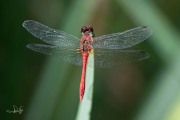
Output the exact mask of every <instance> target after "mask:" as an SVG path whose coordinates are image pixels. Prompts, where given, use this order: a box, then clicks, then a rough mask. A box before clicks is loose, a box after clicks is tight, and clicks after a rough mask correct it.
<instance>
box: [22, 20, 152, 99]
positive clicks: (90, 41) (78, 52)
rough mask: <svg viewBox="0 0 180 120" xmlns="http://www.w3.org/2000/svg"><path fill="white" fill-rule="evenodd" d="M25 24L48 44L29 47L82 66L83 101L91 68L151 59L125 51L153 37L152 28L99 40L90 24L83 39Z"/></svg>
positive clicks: (38, 25) (142, 28) (112, 35)
mask: <svg viewBox="0 0 180 120" xmlns="http://www.w3.org/2000/svg"><path fill="white" fill-rule="evenodd" d="M22 25H23V27H24V28H25V29H26V30H27V31H29V32H30V33H31V34H32V35H33V36H35V37H37V38H39V39H40V40H42V41H43V42H45V43H46V44H27V48H29V49H31V50H34V51H36V52H39V53H42V54H46V55H51V56H56V57H58V58H60V59H63V60H64V61H67V62H69V63H72V64H75V65H78V66H81V65H82V74H81V80H80V88H79V94H80V95H79V97H80V101H82V100H83V96H84V93H85V77H86V66H87V65H88V66H91V67H97V68H108V67H111V66H116V65H119V64H123V63H127V62H134V61H139V60H143V59H146V58H148V57H149V54H148V53H147V52H144V51H142V50H124V49H126V48H130V47H132V46H134V45H137V44H139V43H141V42H142V41H144V40H145V39H147V38H148V37H149V36H150V35H151V34H152V30H151V28H150V27H148V26H140V27H136V28H133V29H130V30H126V31H124V32H117V33H112V34H107V35H102V36H99V37H95V34H94V30H93V28H92V27H91V26H90V25H87V26H84V27H82V28H81V33H82V37H81V38H78V37H76V36H74V35H71V34H68V33H66V32H63V31H60V30H56V29H53V28H50V27H48V26H46V25H43V24H41V23H39V22H36V21H33V20H26V21H24V22H23V24H22ZM91 54H93V55H94V59H93V62H92V60H91V59H90V57H89V55H91ZM89 59H90V60H89ZM87 60H88V62H87ZM92 63H94V64H92Z"/></svg>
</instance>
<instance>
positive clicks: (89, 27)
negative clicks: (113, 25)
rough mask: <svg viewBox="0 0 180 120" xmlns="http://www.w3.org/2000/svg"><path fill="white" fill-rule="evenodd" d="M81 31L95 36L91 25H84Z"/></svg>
mask: <svg viewBox="0 0 180 120" xmlns="http://www.w3.org/2000/svg"><path fill="white" fill-rule="evenodd" d="M81 33H82V34H83V35H84V34H85V33H88V34H90V35H91V36H92V37H94V36H95V34H94V33H93V28H92V27H91V26H90V25H87V26H84V27H82V28H81Z"/></svg>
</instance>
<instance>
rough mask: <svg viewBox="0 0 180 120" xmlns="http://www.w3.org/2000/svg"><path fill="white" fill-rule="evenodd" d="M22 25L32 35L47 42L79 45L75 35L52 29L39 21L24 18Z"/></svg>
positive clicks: (73, 46)
mask: <svg viewBox="0 0 180 120" xmlns="http://www.w3.org/2000/svg"><path fill="white" fill-rule="evenodd" d="M22 25H23V27H24V28H26V29H27V30H28V31H29V32H30V33H31V34H32V35H34V36H35V37H37V38H39V39H41V40H42V41H44V42H46V43H48V44H51V45H55V46H60V47H68V48H77V47H78V46H79V39H78V38H77V37H75V36H73V35H70V34H68V33H65V32H63V31H59V30H56V29H52V28H50V27H48V26H45V25H43V24H41V23H39V22H36V21H33V20H26V21H24V22H23V24H22Z"/></svg>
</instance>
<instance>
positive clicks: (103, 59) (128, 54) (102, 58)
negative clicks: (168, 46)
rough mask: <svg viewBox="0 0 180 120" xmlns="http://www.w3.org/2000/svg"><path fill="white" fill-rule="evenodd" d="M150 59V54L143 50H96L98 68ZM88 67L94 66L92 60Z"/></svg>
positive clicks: (95, 60) (95, 59) (95, 62)
mask: <svg viewBox="0 0 180 120" xmlns="http://www.w3.org/2000/svg"><path fill="white" fill-rule="evenodd" d="M148 57H149V54H148V53H146V52H144V51H141V50H112V49H111V50H110V49H109V50H96V51H95V50H94V64H95V67H97V68H107V67H111V66H116V65H119V64H123V63H128V62H135V61H139V60H143V59H146V58H148ZM88 65H89V66H92V60H89V62H88Z"/></svg>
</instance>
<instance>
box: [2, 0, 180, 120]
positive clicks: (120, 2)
mask: <svg viewBox="0 0 180 120" xmlns="http://www.w3.org/2000/svg"><path fill="white" fill-rule="evenodd" d="M179 13H180V1H179V0H171V1H169V0H133V1H132V0H15V1H13V0H3V1H1V19H0V21H1V22H0V24H1V44H0V52H1V54H0V63H1V67H0V68H1V80H0V81H1V84H0V119H2V120H12V119H14V120H21V119H23V120H74V119H75V117H76V114H77V109H78V104H79V97H78V95H79V90H78V89H79V81H80V74H81V68H80V67H78V66H74V65H71V64H69V63H66V62H63V61H62V60H57V59H54V58H48V57H47V56H45V55H42V54H39V53H36V52H34V51H31V50H29V49H27V48H26V47H25V46H26V44H28V43H41V42H40V41H39V40H38V39H37V38H35V37H33V36H32V35H30V34H29V33H28V32H27V31H26V30H25V29H24V28H23V27H22V23H23V21H24V20H27V19H32V20H35V21H38V22H41V23H43V24H45V25H48V26H50V27H52V28H56V29H60V30H62V31H65V32H67V33H70V34H72V35H76V36H78V37H80V36H81V34H80V28H81V27H82V26H84V25H92V26H93V27H94V31H95V34H96V36H100V35H103V34H108V33H113V32H119V31H124V30H127V29H130V28H133V27H137V26H142V25H147V26H150V27H151V28H152V29H153V35H152V36H151V37H150V38H149V39H148V40H146V41H144V42H143V43H141V44H139V45H137V46H135V47H133V48H132V49H141V50H144V51H147V52H148V53H149V54H150V55H151V57H150V58H149V59H147V60H144V61H140V62H135V63H131V64H125V65H122V66H120V67H115V68H110V69H95V82H94V94H93V106H92V112H91V119H92V120H180V114H179V113H180V92H179V91H180V74H179V73H180V47H179V46H180V35H179V31H180V14H179ZM13 105H16V106H17V107H19V106H24V107H23V110H24V111H23V113H22V114H20V115H19V114H18V113H16V114H13V113H8V112H6V110H13Z"/></svg>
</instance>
